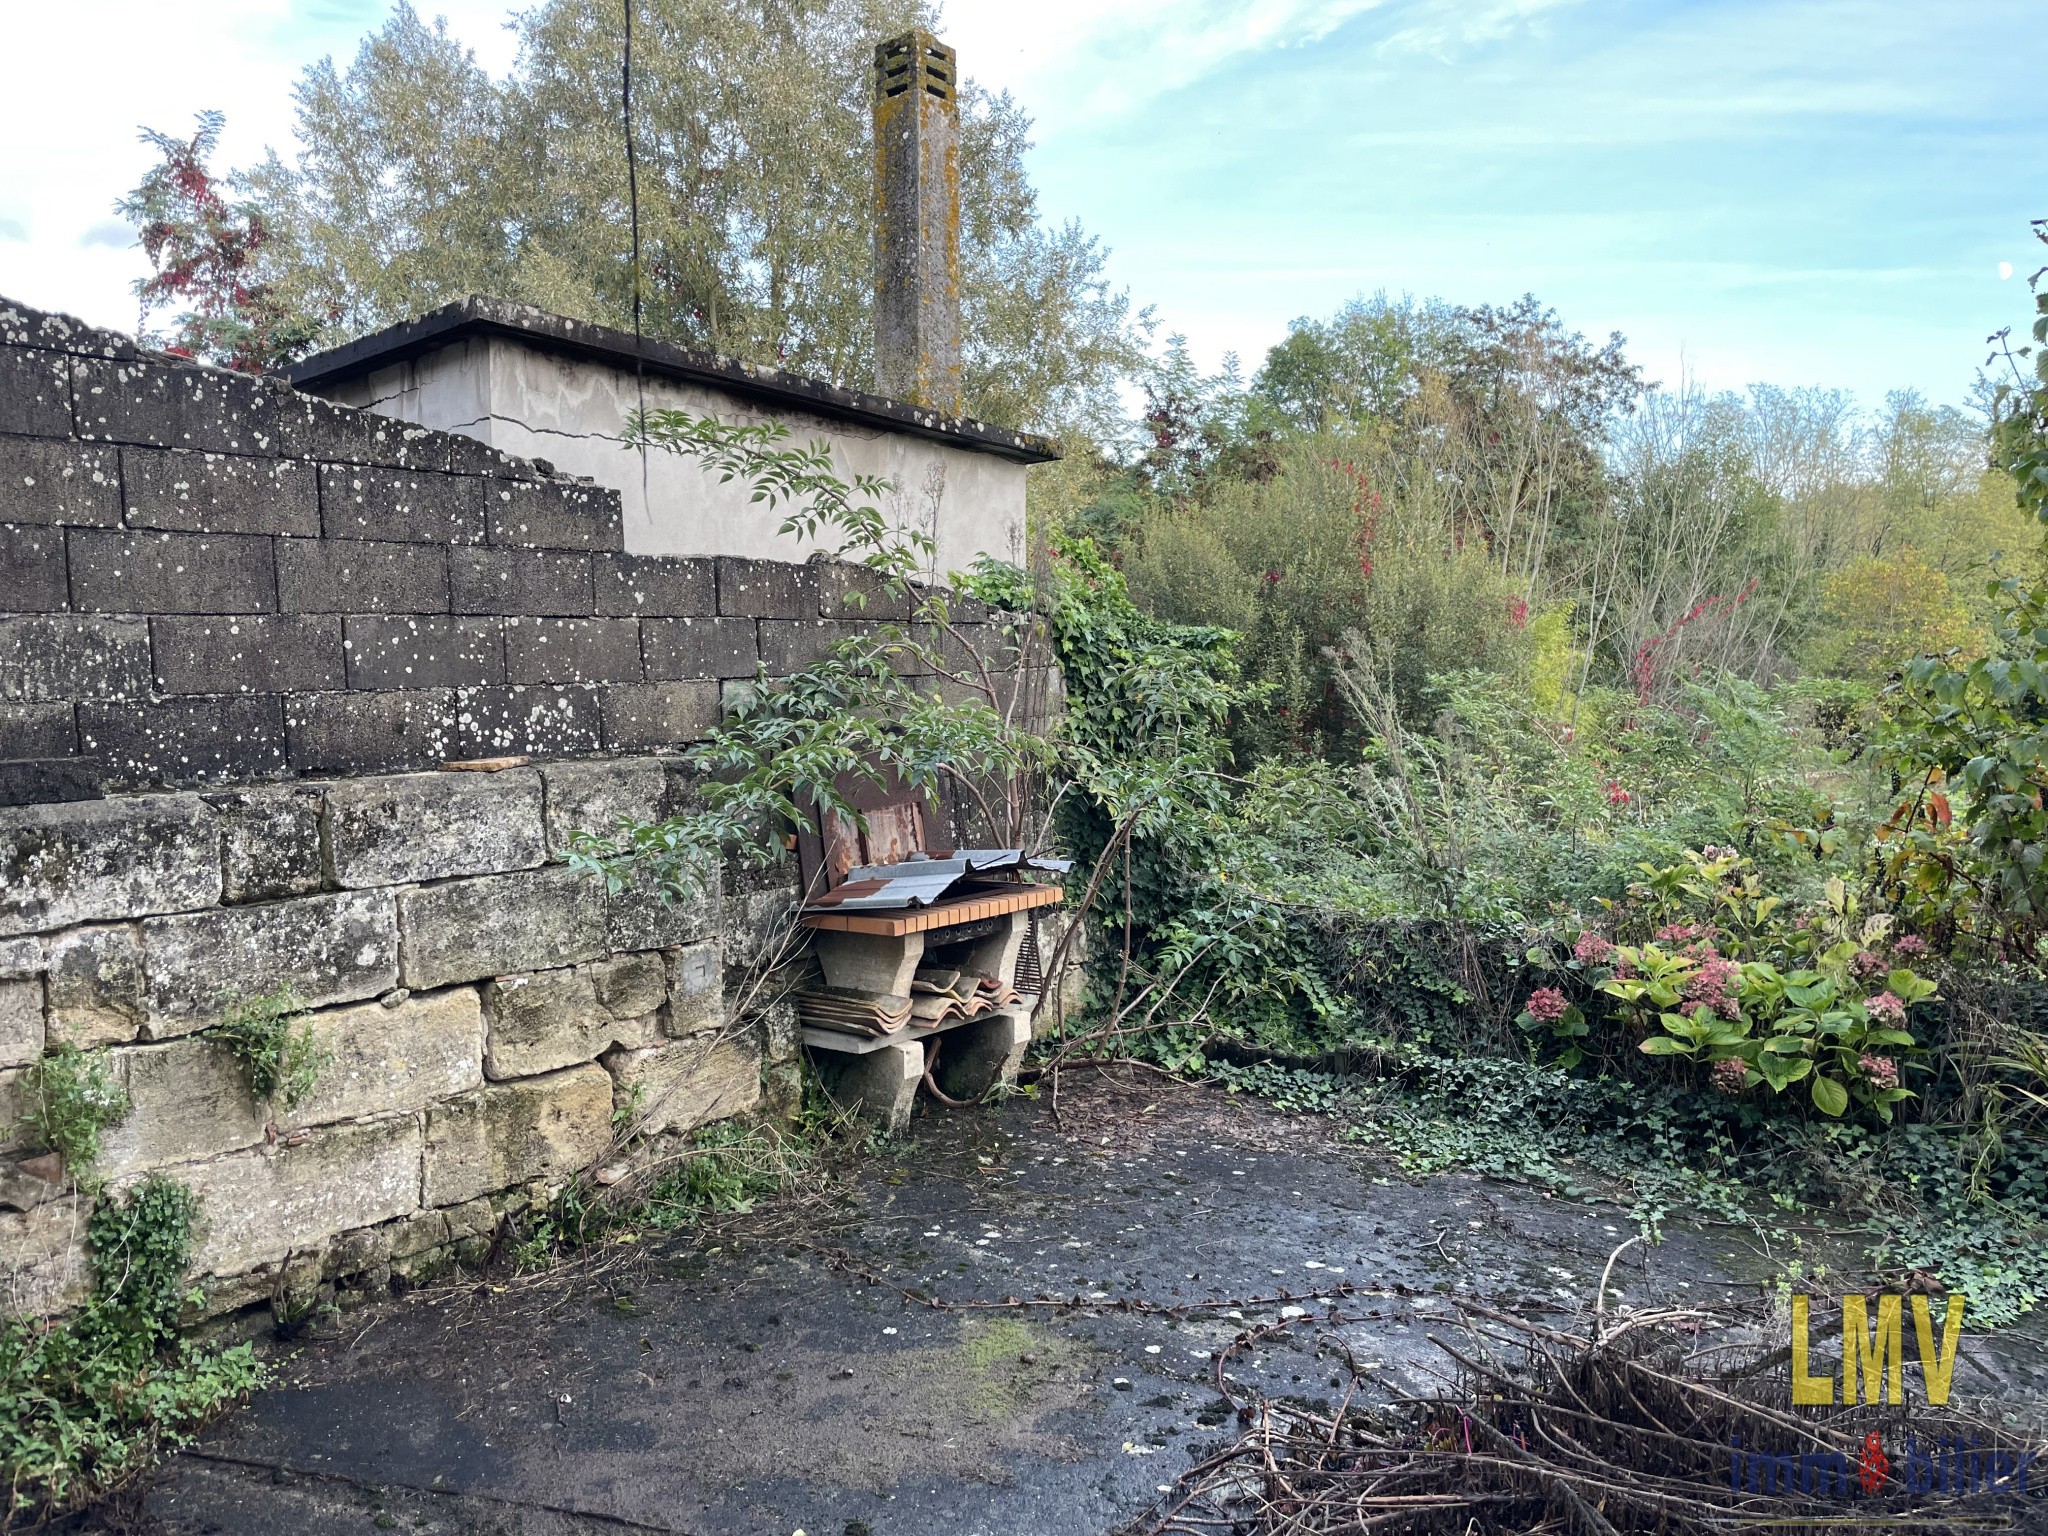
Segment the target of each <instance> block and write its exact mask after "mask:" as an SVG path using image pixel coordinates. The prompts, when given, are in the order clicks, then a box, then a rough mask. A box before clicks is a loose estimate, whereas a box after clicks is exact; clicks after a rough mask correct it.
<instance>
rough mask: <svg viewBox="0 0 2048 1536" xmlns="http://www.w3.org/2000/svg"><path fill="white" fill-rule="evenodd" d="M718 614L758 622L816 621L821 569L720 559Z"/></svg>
mask: <svg viewBox="0 0 2048 1536" xmlns="http://www.w3.org/2000/svg"><path fill="white" fill-rule="evenodd" d="M718 611H719V612H720V613H728V614H738V615H743V616H745V617H748V618H756V619H812V618H816V617H817V616H818V568H817V567H816V566H814V565H792V564H790V563H789V562H787V561H783V560H745V559H741V558H739V557H737V556H733V555H720V556H719V557H718Z"/></svg>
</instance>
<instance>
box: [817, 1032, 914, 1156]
mask: <svg viewBox="0 0 2048 1536" xmlns="http://www.w3.org/2000/svg"><path fill="white" fill-rule="evenodd" d="M817 1068H818V1076H819V1079H820V1080H821V1081H822V1082H823V1083H824V1086H825V1092H826V1095H827V1096H828V1097H829V1098H830V1099H831V1100H832V1102H833V1103H834V1104H837V1105H838V1106H839V1107H840V1108H841V1109H843V1110H845V1111H846V1112H847V1113H848V1114H850V1115H858V1116H860V1117H861V1118H862V1119H863V1120H866V1121H867V1122H868V1123H870V1124H871V1125H874V1126H875V1127H877V1128H878V1129H879V1130H881V1132H882V1133H883V1134H884V1135H888V1136H893V1135H895V1134H896V1133H897V1132H898V1131H900V1130H902V1129H903V1128H904V1127H905V1126H906V1125H908V1124H909V1123H910V1110H911V1106H912V1105H913V1104H915V1103H916V1102H917V1085H918V1084H919V1083H920V1082H922V1081H923V1080H924V1047H923V1046H922V1045H920V1044H919V1043H918V1042H917V1041H915V1040H892V1041H891V1042H890V1043H889V1044H887V1045H885V1046H883V1047H882V1048H881V1049H880V1050H878V1051H864V1052H862V1053H861V1054H859V1055H853V1054H850V1053H841V1052H821V1053H820V1054H819V1055H818V1058H817Z"/></svg>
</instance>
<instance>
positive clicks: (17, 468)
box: [0, 436, 121, 528]
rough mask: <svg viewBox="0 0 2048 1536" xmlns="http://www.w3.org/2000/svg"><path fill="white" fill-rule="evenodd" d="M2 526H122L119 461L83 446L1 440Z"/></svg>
mask: <svg viewBox="0 0 2048 1536" xmlns="http://www.w3.org/2000/svg"><path fill="white" fill-rule="evenodd" d="M0 522H45V524H57V522H70V524H76V526H90V528H113V526H117V524H119V522H121V461H119V457H117V455H115V451H113V449H94V446H90V444H86V442H47V440H41V438H4V436H0Z"/></svg>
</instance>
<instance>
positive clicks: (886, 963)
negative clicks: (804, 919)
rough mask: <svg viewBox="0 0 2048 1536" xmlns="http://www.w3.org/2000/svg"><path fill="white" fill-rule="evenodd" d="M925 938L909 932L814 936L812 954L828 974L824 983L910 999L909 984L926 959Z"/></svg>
mask: <svg viewBox="0 0 2048 1536" xmlns="http://www.w3.org/2000/svg"><path fill="white" fill-rule="evenodd" d="M924 941H925V935H923V934H921V933H908V934H905V935H904V936H903V937H902V938H898V939H891V938H885V937H883V936H882V935H880V934H873V933H834V932H831V931H829V930H826V931H820V932H817V933H813V934H812V935H811V952H812V954H813V955H815V956H816V957H817V961H818V967H819V969H820V970H822V971H823V972H824V973H825V984H826V985H827V986H830V987H844V988H845V989H846V990H848V991H850V992H872V993H878V994H882V995H886V996H893V997H908V996H910V981H911V978H912V977H913V976H915V975H916V974H917V968H918V965H919V964H920V963H921V962H922V961H923V959H924Z"/></svg>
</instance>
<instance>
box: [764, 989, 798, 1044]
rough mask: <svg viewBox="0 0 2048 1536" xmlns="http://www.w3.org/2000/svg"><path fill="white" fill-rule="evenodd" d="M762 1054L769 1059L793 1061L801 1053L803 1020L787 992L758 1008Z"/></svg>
mask: <svg viewBox="0 0 2048 1536" xmlns="http://www.w3.org/2000/svg"><path fill="white" fill-rule="evenodd" d="M760 1018H761V1042H762V1051H763V1054H764V1055H765V1056H766V1058H767V1059H768V1060H769V1061H794V1060H796V1058H797V1057H798V1056H800V1055H802V1054H803V1045H804V1029H803V1020H802V1019H801V1018H799V1017H798V1016H797V1011H796V1003H795V1001H794V999H792V998H791V997H790V996H789V995H788V994H787V993H784V994H783V995H782V996H780V997H778V998H776V999H775V1000H774V1001H773V1002H771V1003H769V1004H767V1005H766V1006H765V1007H762V1008H761V1009H760Z"/></svg>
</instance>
